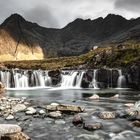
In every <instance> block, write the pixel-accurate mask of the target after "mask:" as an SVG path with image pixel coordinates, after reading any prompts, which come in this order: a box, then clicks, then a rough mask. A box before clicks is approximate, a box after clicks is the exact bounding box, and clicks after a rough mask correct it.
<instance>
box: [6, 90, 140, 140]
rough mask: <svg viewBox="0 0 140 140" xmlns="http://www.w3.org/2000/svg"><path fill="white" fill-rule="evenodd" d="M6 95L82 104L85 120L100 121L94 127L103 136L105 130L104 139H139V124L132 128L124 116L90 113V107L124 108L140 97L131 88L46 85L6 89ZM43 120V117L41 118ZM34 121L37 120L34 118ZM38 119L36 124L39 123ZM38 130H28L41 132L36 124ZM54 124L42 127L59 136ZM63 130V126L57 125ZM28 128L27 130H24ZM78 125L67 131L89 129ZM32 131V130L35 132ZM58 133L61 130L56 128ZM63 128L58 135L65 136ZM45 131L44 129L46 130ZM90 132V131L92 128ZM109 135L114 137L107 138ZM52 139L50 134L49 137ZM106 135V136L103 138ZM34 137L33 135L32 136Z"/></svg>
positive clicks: (72, 132)
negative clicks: (105, 117)
mask: <svg viewBox="0 0 140 140" xmlns="http://www.w3.org/2000/svg"><path fill="white" fill-rule="evenodd" d="M93 94H98V95H99V96H100V100H88V99H87V98H88V97H90V96H92V95H93ZM115 94H119V98H118V99H110V98H109V97H111V96H113V95H115ZM7 95H8V96H12V97H22V96H25V97H28V98H29V99H32V100H34V101H36V102H39V103H45V104H46V103H49V102H61V103H75V104H78V105H80V106H84V107H85V108H86V112H87V113H88V114H89V116H88V117H87V120H88V121H91V122H101V123H102V124H103V126H104V127H103V129H102V130H101V131H100V130H99V131H97V132H96V133H98V134H99V135H100V136H103V137H105V136H106V134H107V138H106V139H107V140H122V139H123V140H132V139H133V140H138V139H140V133H139V132H140V130H139V129H138V128H136V129H135V128H134V127H133V126H130V122H129V121H128V120H127V119H122V118H116V119H113V120H102V119H99V118H98V117H95V116H93V115H92V114H93V111H95V110H96V111H100V112H102V111H120V110H122V109H124V108H125V106H124V104H125V103H134V102H136V101H138V100H139V99H140V91H130V90H117V89H116V90H115V89H110V90H93V89H79V90H78V89H77V90H76V89H71V90H49V89H38V90H29V91H28V90H26V91H25V90H24V91H20V90H19V91H18V90H16V91H13V90H12V91H7ZM42 122H43V120H42ZM33 123H34V124H35V123H36V121H35V122H33ZM40 123H41V122H39V123H38V124H40ZM33 126H34V125H33ZM37 128H38V129H37V131H35V130H36V129H35V128H34V131H35V132H34V131H31V133H29V134H30V135H31V136H32V137H35V136H38V135H40V133H41V131H43V132H44V128H43V129H42V127H38V125H37ZM53 128H54V127H48V128H47V125H45V129H47V130H48V133H49V132H50V133H53V136H56V137H58V132H56V131H57V130H58V128H59V127H58V128H57V130H56V128H55V130H54V129H53ZM60 128H61V129H62V130H63V128H62V127H60ZM27 131H28V130H27ZM81 131H83V130H81V129H77V128H76V127H70V131H69V132H68V133H69V134H71V135H75V136H77V135H79V134H81V133H90V132H87V131H83V132H81ZM34 133H35V134H34ZM59 133H60V132H59ZM65 133H66V132H65V131H64V130H63V132H61V135H60V134H59V136H60V137H61V139H62V140H63V139H66V138H65ZM45 134H46V132H45ZM90 134H93V132H91V133H90ZM109 135H110V136H111V135H114V137H112V138H109V137H110V136H109ZM50 139H51V138H50ZM106 139H105V140H106ZM35 140H36V139H35Z"/></svg>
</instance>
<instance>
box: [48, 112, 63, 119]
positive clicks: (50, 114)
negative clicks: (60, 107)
mask: <svg viewBox="0 0 140 140" xmlns="http://www.w3.org/2000/svg"><path fill="white" fill-rule="evenodd" d="M48 116H49V117H51V118H56V119H59V118H61V117H62V114H61V112H60V111H54V112H50V113H49V115H48Z"/></svg>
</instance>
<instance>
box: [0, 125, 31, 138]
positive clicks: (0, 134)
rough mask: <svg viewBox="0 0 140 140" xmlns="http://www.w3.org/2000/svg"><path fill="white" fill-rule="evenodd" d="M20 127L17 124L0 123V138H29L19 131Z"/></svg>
mask: <svg viewBox="0 0 140 140" xmlns="http://www.w3.org/2000/svg"><path fill="white" fill-rule="evenodd" d="M21 131H22V129H21V127H20V126H18V125H12V124H0V139H1V140H30V138H29V137H28V136H27V135H26V134H24V133H23V132H21Z"/></svg>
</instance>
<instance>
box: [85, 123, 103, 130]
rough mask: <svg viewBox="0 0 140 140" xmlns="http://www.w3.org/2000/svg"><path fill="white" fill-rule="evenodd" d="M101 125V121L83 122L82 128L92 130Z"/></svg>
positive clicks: (99, 127)
mask: <svg viewBox="0 0 140 140" xmlns="http://www.w3.org/2000/svg"><path fill="white" fill-rule="evenodd" d="M102 127H103V125H102V124H101V123H89V124H88V123H85V124H84V129H86V130H88V131H94V130H97V129H101V128H102Z"/></svg>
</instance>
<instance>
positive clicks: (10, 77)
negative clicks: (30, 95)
mask: <svg viewBox="0 0 140 140" xmlns="http://www.w3.org/2000/svg"><path fill="white" fill-rule="evenodd" d="M0 81H1V82H2V83H3V84H4V85H5V87H6V88H7V89H10V88H14V89H22V88H23V89H28V88H31V87H48V86H50V85H51V78H50V77H49V76H48V71H43V70H34V71H28V70H17V69H15V70H10V71H0Z"/></svg>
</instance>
